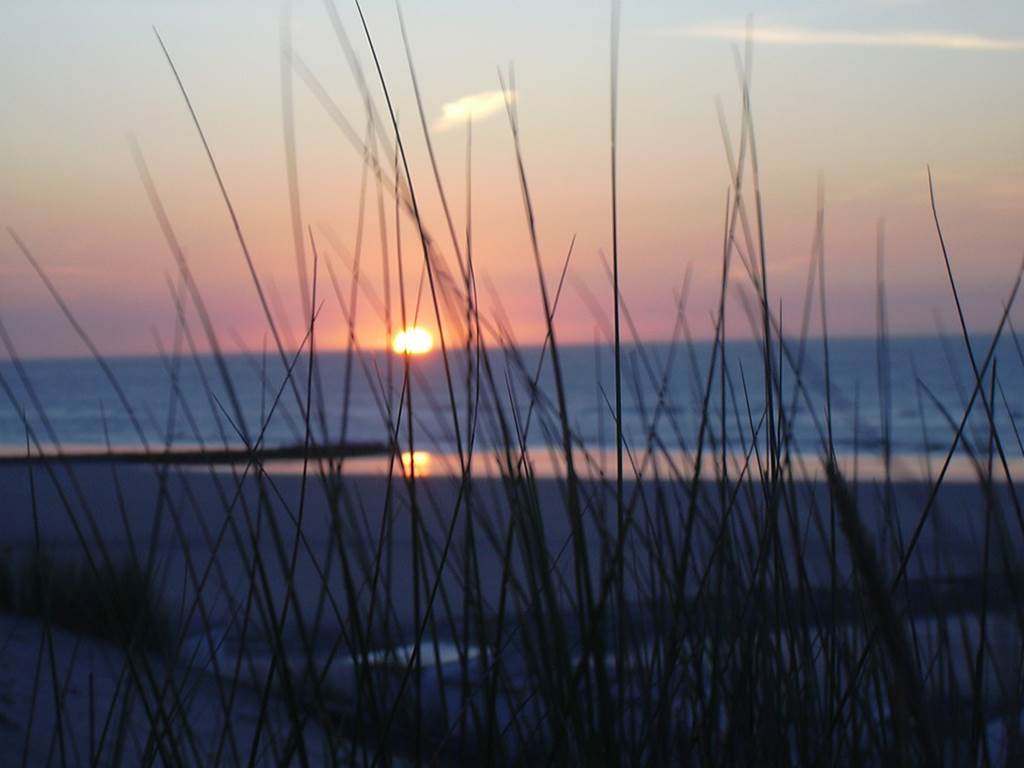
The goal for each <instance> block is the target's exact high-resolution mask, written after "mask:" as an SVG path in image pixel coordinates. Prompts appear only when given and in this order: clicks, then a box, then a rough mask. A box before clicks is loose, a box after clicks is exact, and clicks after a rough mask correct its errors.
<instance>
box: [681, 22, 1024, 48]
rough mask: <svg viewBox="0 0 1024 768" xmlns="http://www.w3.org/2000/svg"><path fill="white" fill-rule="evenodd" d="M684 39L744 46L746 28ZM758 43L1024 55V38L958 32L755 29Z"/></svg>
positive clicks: (720, 28)
mask: <svg viewBox="0 0 1024 768" xmlns="http://www.w3.org/2000/svg"><path fill="white" fill-rule="evenodd" d="M674 34H676V35H678V36H681V37H690V38H699V39H704V40H730V41H734V42H743V41H745V40H746V39H747V28H746V26H745V25H743V24H721V25H708V26H693V27H682V28H679V29H676V30H674ZM751 38H752V39H753V41H754V42H755V43H762V44H765V45H789V46H811V45H830V46H839V45H842V46H854V47H860V48H934V49H941V50H951V51H1024V38H1019V37H1018V38H1012V37H1011V38H1000V37H985V36H983V35H970V34H958V33H955V32H929V31H920V30H911V31H905V32H851V31H848V30H826V29H813V28H811V27H793V26H767V27H757V26H755V27H754V28H753V30H752V32H751Z"/></svg>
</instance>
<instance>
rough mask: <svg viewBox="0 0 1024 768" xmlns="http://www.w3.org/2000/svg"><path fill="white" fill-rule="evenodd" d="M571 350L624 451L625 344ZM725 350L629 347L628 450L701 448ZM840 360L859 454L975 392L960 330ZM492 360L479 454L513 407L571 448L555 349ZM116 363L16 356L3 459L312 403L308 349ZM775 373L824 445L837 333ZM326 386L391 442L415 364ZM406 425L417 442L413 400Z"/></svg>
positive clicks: (447, 422) (749, 382)
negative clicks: (563, 425) (292, 356)
mask: <svg viewBox="0 0 1024 768" xmlns="http://www.w3.org/2000/svg"><path fill="white" fill-rule="evenodd" d="M991 343H992V339H991V337H982V336H978V337H975V338H973V339H972V344H973V346H974V353H975V357H976V360H977V364H978V366H979V367H980V366H982V364H983V361H984V359H985V357H986V353H987V351H988V349H989V346H990V344H991ZM559 352H560V363H561V369H562V373H563V377H564V386H565V392H566V401H567V406H568V413H569V422H570V424H571V426H572V427H573V430H574V432H575V433H576V435H577V436H578V438H579V440H580V441H582V442H583V443H584V444H586V445H587V446H588V447H590V448H593V449H595V450H596V449H600V448H602V447H604V448H608V447H610V446H613V445H614V433H615V429H614V419H613V405H612V404H613V403H614V379H613V356H612V349H611V348H610V347H609V346H596V347H595V346H565V347H561V348H560V350H559ZM780 354H781V358H782V359H781V364H780ZM711 359H712V345H711V344H710V343H709V342H696V343H693V344H691V345H685V344H680V345H677V346H675V347H673V346H670V345H668V344H649V345H644V346H643V347H637V346H632V345H629V346H626V347H624V350H623V371H622V381H623V409H624V411H623V429H624V434H625V437H626V439H627V441H628V444H629V445H631V446H642V445H644V444H646V443H647V441H648V440H649V439H650V437H651V435H652V434H653V435H655V436H656V437H657V438H658V440H659V441H660V443H661V444H662V445H664V446H665V447H666V448H667V449H670V450H684V451H685V450H690V449H692V448H693V447H694V444H695V441H696V436H697V434H698V430H699V427H700V422H701V412H702V405H703V401H704V397H705V388H706V382H707V377H708V369H709V365H710V364H711ZM993 359H994V360H995V363H996V365H995V369H996V379H995V390H994V391H995V397H994V400H993V415H994V419H995V424H996V427H997V430H998V434H999V436H1000V438H1001V441H1002V444H1003V448H1004V450H1005V451H1006V453H1007V454H1008V455H1010V456H1012V457H1020V456H1021V448H1020V446H1021V442H1020V440H1019V438H1018V430H1019V429H1024V401H1022V399H1021V395H1022V393H1024V365H1022V359H1024V358H1022V355H1021V352H1020V350H1019V349H1018V347H1017V346H1016V344H1015V342H1014V340H1013V339H1012V338H1009V337H1008V338H1003V339H1000V341H999V343H998V345H997V347H996V351H995V354H994V356H993ZM829 361H830V372H831V382H832V388H831V394H832V398H831V399H832V403H831V410H832V427H833V440H834V444H835V446H836V450H837V452H839V453H843V454H851V453H853V452H854V451H855V450H856V451H857V452H858V453H859V454H862V455H865V456H871V455H880V454H881V453H882V452H883V450H884V447H885V446H886V445H889V446H890V449H891V451H892V453H893V454H897V455H901V454H916V455H922V454H941V453H944V452H945V451H946V450H947V449H948V447H949V445H950V442H951V440H952V437H953V434H954V432H955V425H956V424H957V423H958V422H959V421H960V419H961V418H962V416H963V414H964V412H965V408H966V403H967V402H968V400H969V399H970V398H971V396H972V393H973V391H974V388H975V376H974V373H973V370H972V367H971V364H970V360H969V358H968V355H967V352H966V348H965V345H964V343H963V340H962V339H960V338H957V337H938V336H931V337H894V338H891V339H890V340H889V342H888V347H887V349H881V350H880V348H879V345H878V343H877V341H876V340H875V339H832V340H830V342H829ZM489 362H490V366H489V369H490V375H489V376H488V375H486V374H485V373H484V372H482V371H478V370H468V369H467V361H466V357H465V355H464V354H462V353H461V352H459V353H453V354H452V355H451V357H450V360H449V365H450V368H451V370H452V376H453V382H454V394H455V398H456V404H457V411H458V418H459V422H460V431H461V433H462V435H463V438H464V439H465V436H466V435H468V433H469V430H468V428H467V415H466V414H467V404H466V402H467V392H469V393H475V392H476V390H477V385H476V381H477V377H478V376H479V380H480V386H479V402H480V408H479V412H478V413H479V417H478V420H477V423H476V424H475V429H474V444H475V446H476V447H477V449H481V448H488V447H494V446H496V445H499V444H501V441H502V440H503V438H502V436H501V435H502V430H501V419H500V418H499V413H500V414H501V415H502V416H503V417H504V420H505V424H506V426H507V428H508V429H515V424H516V423H517V422H518V424H519V428H520V429H521V430H523V431H525V432H526V442H527V443H528V444H529V445H530V446H533V447H543V446H545V445H552V444H556V443H557V442H558V441H559V440H560V433H559V431H558V422H557V419H556V418H555V415H554V410H553V404H554V403H555V402H556V389H555V383H554V381H555V380H554V375H553V369H552V364H551V357H550V354H546V355H545V356H544V359H543V364H541V362H542V361H541V349H540V348H539V347H530V348H523V349H520V350H518V352H517V353H516V354H515V355H512V354H509V353H508V352H505V351H502V350H499V349H494V350H491V351H490V352H489ZM798 362H799V363H800V370H801V375H800V377H799V378H798V377H797V375H796V373H795V368H796V366H797V363H798ZM880 362H881V365H880ZM107 363H108V365H109V369H110V371H111V373H112V374H113V377H114V378H115V379H116V381H117V385H118V387H120V390H121V392H122V393H123V400H122V398H121V396H120V395H119V394H118V392H117V390H116V389H115V387H114V386H113V385H112V383H111V382H110V380H109V378H108V377H107V375H106V374H105V373H104V371H103V369H102V368H101V367H100V366H99V365H98V364H97V362H96V361H95V360H92V359H85V358H82V359H61V360H27V361H22V362H21V364H20V368H19V367H18V366H17V365H16V364H15V363H14V362H13V361H10V360H4V361H0V385H2V391H0V447H2V448H3V450H4V452H5V453H8V454H10V453H17V452H18V451H24V449H25V445H26V438H27V435H29V436H31V439H32V440H33V442H38V443H39V444H41V445H43V446H52V445H53V444H54V443H55V442H56V443H59V444H61V445H62V446H64V447H65V448H68V447H75V448H92V449H100V450H101V449H103V448H104V447H105V446H106V445H108V444H109V445H112V446H117V447H122V448H124V447H127V448H138V447H142V446H143V444H144V443H146V444H148V445H150V446H151V447H158V448H164V447H166V446H167V445H170V446H172V447H174V446H178V447H194V446H197V445H205V446H217V447H223V446H225V445H229V446H237V447H242V446H243V445H244V442H243V437H242V435H246V436H248V439H250V440H251V439H252V438H253V437H254V436H255V435H257V434H259V433H260V432H261V430H262V431H263V433H264V444H265V445H267V446H283V445H292V444H296V443H301V442H302V440H303V436H304V422H303V418H302V407H301V405H300V403H302V402H304V401H305V398H306V388H307V373H308V368H307V359H306V358H305V357H304V356H301V355H300V356H299V357H298V358H297V360H296V361H295V364H294V368H293V372H292V377H291V380H289V379H288V377H287V376H286V375H285V372H286V367H285V365H284V363H283V362H282V360H281V358H280V357H279V356H278V355H277V354H276V353H268V354H267V356H266V357H265V358H262V357H251V356H246V355H231V356H228V357H226V358H225V359H224V368H223V370H222V369H221V368H220V367H219V366H218V364H217V362H216V360H215V359H214V358H213V357H209V356H203V357H199V358H192V357H180V358H176V359H173V360H168V359H163V358H160V357H135V358H112V359H109V360H108V361H107ZM725 363H726V364H725V371H726V377H725V419H726V445H727V446H728V447H729V448H730V449H733V450H742V449H743V447H744V446H745V445H748V444H749V442H750V435H751V431H752V425H753V427H754V428H755V429H756V430H757V432H758V439H759V440H761V441H762V443H763V441H764V439H765V431H766V427H765V425H764V424H763V423H760V424H759V422H760V421H761V414H762V413H763V410H764V401H765V388H764V385H763V381H764V358H763V353H762V349H761V347H760V345H758V344H757V343H755V342H750V341H730V342H729V343H728V345H727V347H726V360H725ZM538 368H539V369H540V377H539V379H538V386H537V392H538V396H537V397H538V404H537V405H536V406H535V407H534V408H533V409H531V408H530V402H531V387H530V384H529V380H530V379H532V377H533V376H534V375H535V373H536V371H537V370H538ZM721 370H722V369H721V367H720V365H719V364H718V363H716V371H715V380H714V384H713V385H712V387H711V388H710V393H709V395H708V406H709V410H710V413H711V414H713V418H712V421H711V423H710V425H709V430H710V431H709V432H708V434H707V437H708V440H709V442H708V443H707V444H706V445H712V444H716V445H720V443H718V442H717V441H718V440H720V437H721V436H720V432H721V428H720V427H721V418H722V409H721V400H720V396H721V391H722V382H721V379H720V373H721ZM773 370H774V371H775V373H776V376H778V371H779V370H781V384H780V385H777V389H776V394H775V395H774V397H775V399H776V401H777V402H781V403H782V404H783V408H784V412H785V414H786V422H787V427H786V430H787V433H788V437H789V440H790V446H791V449H793V450H798V451H804V452H819V451H820V450H821V448H822V445H823V437H824V434H825V432H824V430H825V413H826V399H825V377H824V354H823V348H822V343H821V340H820V339H809V340H807V342H806V345H805V346H804V347H803V350H802V352H801V346H800V342H799V340H797V339H792V340H788V341H787V343H786V351H785V352H780V349H779V348H778V346H777V345H776V346H775V348H774V349H773ZM410 374H411V379H410V380H411V386H412V402H413V413H414V420H413V428H414V435H415V442H416V448H417V449H423V450H429V451H437V452H451V451H453V450H454V449H455V448H456V445H457V441H456V437H455V429H454V419H453V416H452V409H451V406H450V400H449V397H450V396H449V391H448V386H447V383H446V378H445V367H444V361H443V359H442V356H441V354H440V352H439V351H438V350H435V351H434V352H432V353H430V354H428V355H426V356H423V357H416V358H413V359H411V366H410ZM467 380H469V382H470V383H469V384H467ZM312 381H313V386H312V391H313V404H314V407H313V411H312V413H313V416H312V419H311V422H312V426H311V430H312V438H313V439H314V440H316V441H320V442H324V441H328V440H329V441H340V440H349V441H370V442H385V441H387V439H388V434H389V427H388V424H389V418H390V420H391V423H394V420H395V419H396V418H397V413H398V409H399V404H400V403H401V402H402V401H401V397H400V395H401V388H402V381H403V361H402V360H401V359H400V358H398V357H396V356H394V355H391V354H390V353H387V352H373V353H364V354H358V355H355V356H354V357H353V359H352V360H351V361H349V360H348V359H347V357H346V355H345V354H344V353H323V354H319V355H318V356H317V359H316V364H315V366H314V376H313V378H312ZM346 381H347V382H349V383H348V385H347V386H346ZM228 382H230V385H229V384H228ZM798 382H799V384H798ZM984 386H985V392H986V397H988V396H989V395H990V394H991V392H992V387H993V381H992V366H991V365H990V366H989V367H988V368H987V370H986V371H985V372H984ZM779 393H781V397H780V396H779ZM476 397H477V396H476V395H475V394H473V399H476ZM125 402H127V404H128V405H127V406H126V405H125ZM389 403H390V410H391V416H390V417H389V415H388V410H389V408H388V404H389ZM496 404H497V405H496ZM401 418H402V420H403V421H402V425H401V427H400V430H399V432H400V439H401V440H402V441H404V440H405V439H406V437H407V432H406V429H407V427H406V425H405V415H404V409H403V411H402V416H401ZM988 424H989V422H988V418H987V417H986V414H985V408H984V407H983V405H982V401H981V399H980V398H979V399H977V401H976V402H975V404H974V407H973V408H972V410H971V416H970V418H969V419H968V426H967V429H966V432H965V436H966V443H967V447H968V448H969V449H971V450H974V451H976V452H978V454H979V455H986V454H987V451H988V445H989V428H988ZM712 441H714V442H712Z"/></svg>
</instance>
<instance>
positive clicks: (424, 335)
mask: <svg viewBox="0 0 1024 768" xmlns="http://www.w3.org/2000/svg"><path fill="white" fill-rule="evenodd" d="M433 348H434V337H433V336H431V335H430V331H428V330H427V329H426V328H421V327H419V326H418V325H413V326H410V327H409V328H406V329H404V330H401V331H399V332H398V333H396V334H395V338H394V340H393V341H392V342H391V349H392V350H393V351H394V353H395V354H396V355H425V354H426V353H427V352H429V351H430V350H431V349H433Z"/></svg>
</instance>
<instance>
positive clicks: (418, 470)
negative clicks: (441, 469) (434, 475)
mask: <svg viewBox="0 0 1024 768" xmlns="http://www.w3.org/2000/svg"><path fill="white" fill-rule="evenodd" d="M400 459H401V461H402V471H403V472H405V473H406V474H410V473H412V474H416V475H418V476H420V477H423V476H425V475H428V474H430V461H431V455H430V451H413V452H412V453H411V454H410V453H409V451H402V454H401V456H400Z"/></svg>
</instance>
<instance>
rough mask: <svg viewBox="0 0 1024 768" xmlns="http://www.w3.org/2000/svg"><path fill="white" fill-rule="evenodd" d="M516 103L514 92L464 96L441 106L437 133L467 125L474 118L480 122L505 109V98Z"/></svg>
mask: <svg viewBox="0 0 1024 768" xmlns="http://www.w3.org/2000/svg"><path fill="white" fill-rule="evenodd" d="M506 97H507V98H508V99H509V100H510V101H515V97H516V95H515V93H513V92H512V91H484V92H483V93H473V94H470V95H469V96H463V97H462V98H460V99H456V100H455V101H449V102H447V103H445V104H442V105H441V116H440V117H439V118H437V120H436V121H435V122H434V130H435V131H446V130H448V129H449V128H454V127H455V126H461V125H465V124H466V121H467V120H468V119H469V118H470V117H472V118H473V122H474V123H476V122H479V121H481V120H484V119H486V118H488V117H490V116H491V115H494V114H496V113H498V112H500V111H501V110H503V109H504V108H505V98H506Z"/></svg>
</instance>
